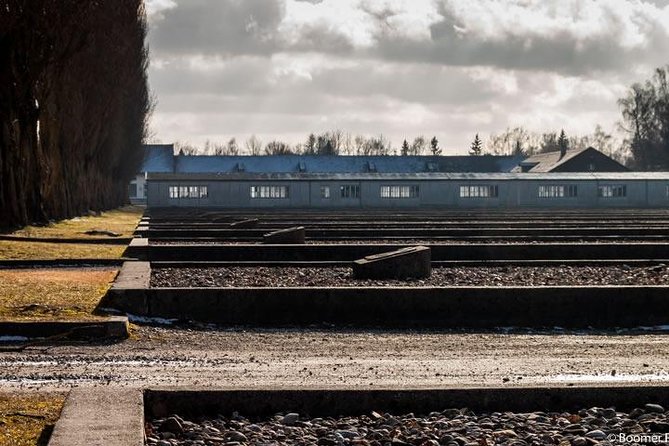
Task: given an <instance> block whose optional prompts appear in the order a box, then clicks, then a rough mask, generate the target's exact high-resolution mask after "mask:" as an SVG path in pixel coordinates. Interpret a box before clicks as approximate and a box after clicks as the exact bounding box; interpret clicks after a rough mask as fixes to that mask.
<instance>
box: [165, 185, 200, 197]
mask: <svg viewBox="0 0 669 446" xmlns="http://www.w3.org/2000/svg"><path fill="white" fill-rule="evenodd" d="M168 190H169V195H170V198H208V197H209V191H208V190H209V187H208V186H169V187H168Z"/></svg>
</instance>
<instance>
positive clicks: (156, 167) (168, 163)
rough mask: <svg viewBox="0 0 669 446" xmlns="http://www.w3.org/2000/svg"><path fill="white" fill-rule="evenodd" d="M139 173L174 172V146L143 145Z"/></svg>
mask: <svg viewBox="0 0 669 446" xmlns="http://www.w3.org/2000/svg"><path fill="white" fill-rule="evenodd" d="M140 172H159V173H168V172H174V144H145V145H144V163H143V164H142V170H141V171H140Z"/></svg>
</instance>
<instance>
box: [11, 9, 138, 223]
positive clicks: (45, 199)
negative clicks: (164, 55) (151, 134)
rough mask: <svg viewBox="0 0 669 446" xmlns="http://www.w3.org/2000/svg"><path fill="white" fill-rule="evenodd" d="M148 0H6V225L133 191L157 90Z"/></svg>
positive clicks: (122, 198) (94, 205)
mask: <svg viewBox="0 0 669 446" xmlns="http://www.w3.org/2000/svg"><path fill="white" fill-rule="evenodd" d="M145 37H146V17H145V12H144V9H143V2H142V0H124V1H122V2H119V1H112V0H100V1H83V2H82V1H80V0H0V126H1V127H0V210H1V212H0V227H1V228H9V227H16V226H22V225H25V224H28V223H43V222H47V221H49V220H51V219H60V218H66V217H71V216H75V215H81V214H82V213H85V212H86V211H88V210H96V211H97V210H103V209H109V208H113V207H116V206H119V205H122V204H123V203H125V202H126V200H127V184H128V181H129V180H130V179H131V178H132V177H133V176H134V175H135V174H136V172H137V171H138V170H139V166H140V165H141V162H142V156H143V152H142V150H141V144H142V141H143V139H144V137H145V134H146V122H147V114H148V113H149V112H150V109H151V100H150V97H149V92H148V89H147V82H146V80H147V79H146V69H147V63H148V57H147V56H148V54H147V49H146V47H145V44H144V41H145Z"/></svg>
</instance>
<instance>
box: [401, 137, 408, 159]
mask: <svg viewBox="0 0 669 446" xmlns="http://www.w3.org/2000/svg"><path fill="white" fill-rule="evenodd" d="M400 154H401V155H402V156H407V155H408V154H409V143H408V142H407V140H406V139H405V140H404V142H403V143H402V151H401V152H400Z"/></svg>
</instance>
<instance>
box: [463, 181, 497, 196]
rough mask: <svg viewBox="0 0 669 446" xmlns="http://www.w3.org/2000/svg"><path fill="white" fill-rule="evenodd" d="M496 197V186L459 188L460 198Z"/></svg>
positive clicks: (477, 185) (475, 185) (476, 185)
mask: <svg viewBox="0 0 669 446" xmlns="http://www.w3.org/2000/svg"><path fill="white" fill-rule="evenodd" d="M498 196H499V187H498V186H497V185H496V184H495V185H492V186H488V185H480V184H470V185H467V186H460V198H497V197H498Z"/></svg>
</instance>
